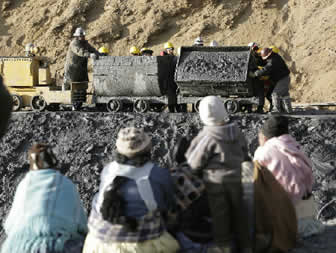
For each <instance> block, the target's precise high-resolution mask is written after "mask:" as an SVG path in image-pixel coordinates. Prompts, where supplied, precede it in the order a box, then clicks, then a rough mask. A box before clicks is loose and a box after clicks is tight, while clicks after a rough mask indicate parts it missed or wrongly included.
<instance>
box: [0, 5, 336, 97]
mask: <svg viewBox="0 0 336 253" xmlns="http://www.w3.org/2000/svg"><path fill="white" fill-rule="evenodd" d="M0 8H1V10H0V55H21V54H23V52H22V51H23V47H24V45H25V44H26V43H28V42H34V43H35V44H37V45H38V46H39V47H40V48H42V53H43V55H47V56H48V57H50V59H52V63H53V65H52V68H53V72H54V73H55V72H56V71H58V72H60V73H61V74H62V71H63V70H62V68H63V65H64V58H65V54H66V50H67V46H68V44H69V41H70V39H71V35H72V33H73V31H74V30H75V28H76V27H77V26H83V27H84V28H85V29H87V34H88V36H87V37H88V39H89V40H90V41H91V42H92V43H93V44H94V45H95V46H96V47H99V46H102V45H105V46H108V47H109V48H110V50H111V54H113V55H126V54H127V53H128V49H129V48H130V46H132V45H137V46H138V47H140V48H141V47H143V46H146V47H151V48H153V49H154V51H155V54H159V51H160V50H161V48H162V46H163V43H164V42H166V41H168V40H169V41H171V42H173V43H174V44H175V47H179V46H182V45H190V44H192V42H193V40H194V39H195V37H197V36H199V35H201V36H203V37H204V39H205V41H206V42H207V43H209V42H210V41H211V40H213V39H215V40H217V41H218V42H219V43H220V44H221V45H246V44H247V43H248V42H250V41H256V42H259V43H260V44H261V45H262V46H270V45H276V46H278V47H279V48H280V50H281V52H280V53H281V54H282V55H283V56H284V57H285V59H286V61H287V62H288V65H289V66H290V68H291V70H292V73H293V76H292V96H293V97H294V98H295V99H296V101H298V102H316V101H318V102H322V101H329V102H331V101H335V98H334V97H335V94H336V84H335V82H334V76H335V74H336V69H334V64H333V63H334V62H335V60H336V49H335V46H334V45H335V42H336V37H335V34H336V29H335V25H336V16H335V15H334V13H335V11H336V2H335V1H334V0H309V1H308V0H231V1H225V0H165V1H162V0H156V1H153V0H55V1H49V0H39V1H36V0H0Z"/></svg>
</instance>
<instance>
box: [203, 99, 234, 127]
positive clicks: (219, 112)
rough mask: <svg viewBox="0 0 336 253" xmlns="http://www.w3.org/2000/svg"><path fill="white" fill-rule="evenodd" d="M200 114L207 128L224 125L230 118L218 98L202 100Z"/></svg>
mask: <svg viewBox="0 0 336 253" xmlns="http://www.w3.org/2000/svg"><path fill="white" fill-rule="evenodd" d="M199 114H200V118H201V120H202V122H203V124H204V125H206V126H219V125H224V124H225V123H226V122H227V120H228V116H229V115H228V114H227V112H226V109H225V107H224V103H223V101H222V100H221V99H220V98H219V97H216V96H207V97H205V98H203V99H202V100H201V102H200V105H199Z"/></svg>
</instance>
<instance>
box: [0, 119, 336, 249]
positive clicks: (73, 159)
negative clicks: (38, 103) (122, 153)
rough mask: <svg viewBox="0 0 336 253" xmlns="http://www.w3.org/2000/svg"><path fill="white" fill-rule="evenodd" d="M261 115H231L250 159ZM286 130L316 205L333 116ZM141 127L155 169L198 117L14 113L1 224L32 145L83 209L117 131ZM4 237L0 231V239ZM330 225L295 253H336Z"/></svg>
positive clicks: (335, 151) (0, 151) (327, 194)
mask: <svg viewBox="0 0 336 253" xmlns="http://www.w3.org/2000/svg"><path fill="white" fill-rule="evenodd" d="M265 117H266V116H258V115H249V116H234V117H233V119H234V120H236V122H237V123H238V125H239V126H240V127H241V129H242V130H243V132H244V133H245V135H246V137H247V139H248V143H249V148H250V155H251V156H252V155H253V153H254V150H255V149H256V147H257V131H258V128H259V127H260V126H261V124H262V122H263V120H264V119H265ZM290 123H291V126H290V130H291V133H292V134H293V135H294V136H295V138H296V139H297V140H298V141H299V143H300V144H301V145H302V147H303V149H304V151H305V152H306V153H307V154H308V155H309V157H310V158H311V159H312V160H313V162H314V175H315V178H316V183H315V186H314V196H315V200H316V201H317V202H318V203H319V206H320V207H321V206H322V205H324V204H326V203H328V202H329V201H330V200H332V199H334V198H335V196H336V182H335V180H336V173H335V167H336V164H335V160H336V159H335V157H336V139H335V136H336V129H335V125H336V114H332V115H326V116H318V115H315V116H311V117H302V116H296V118H291V119H290ZM128 125H135V126H139V127H144V128H145V130H146V131H148V132H149V133H150V134H151V136H152V137H153V153H152V156H153V159H154V161H156V162H158V163H159V164H160V165H162V166H165V167H169V166H172V165H173V164H174V162H173V161H172V159H171V154H172V153H171V150H172V148H173V147H174V145H175V143H176V140H177V138H178V137H179V136H182V135H192V136H193V135H195V134H196V133H197V132H198V130H199V129H200V128H201V127H202V125H201V122H200V120H199V118H198V115H197V114H193V113H189V114H178V113H177V114H169V113H162V114H156V113H148V114H133V113H124V114H122V113H120V114H111V113H103V112H99V113H97V112H43V113H32V112H22V113H14V114H13V117H12V120H11V124H10V127H9V131H8V133H7V134H6V136H5V137H4V138H3V139H2V140H1V142H0V167H1V170H0V177H1V181H0V221H1V222H2V221H3V219H4V218H5V216H6V214H7V212H8V210H9V208H10V205H11V201H12V198H13V196H14V192H15V187H16V185H17V184H18V182H19V181H20V179H21V178H22V177H23V176H24V174H25V172H26V171H27V170H28V161H27V158H26V151H27V149H28V147H29V146H30V145H31V144H32V143H34V142H45V143H49V144H51V145H52V146H53V149H54V152H55V154H56V155H57V157H58V159H59V165H60V168H61V169H62V171H63V172H64V173H65V174H66V175H67V176H69V177H70V178H71V179H72V180H73V181H74V182H75V183H76V184H77V186H78V188H79V191H80V194H81V197H82V200H83V202H84V204H85V207H86V208H87V210H89V208H90V202H91V199H92V196H93V194H94V193H95V192H96V191H97V190H98V184H99V174H100V171H101V170H102V168H103V166H104V164H106V163H107V162H109V161H111V159H112V151H113V150H114V145H115V140H116V136H117V133H118V131H119V129H120V128H122V127H124V126H128ZM335 218H336V204H334V205H330V206H329V207H328V208H326V209H325V210H324V211H323V212H322V215H321V219H322V220H329V221H330V220H332V219H335ZM1 234H3V230H2V227H0V236H1ZM335 234H336V226H333V225H332V224H331V225H330V227H329V228H328V229H327V231H326V232H325V233H324V234H323V235H320V236H316V237H313V238H310V239H308V240H305V241H301V242H300V244H299V245H298V249H297V250H296V251H295V252H330V253H333V252H335V251H333V250H332V249H336V243H335V240H334V235H335Z"/></svg>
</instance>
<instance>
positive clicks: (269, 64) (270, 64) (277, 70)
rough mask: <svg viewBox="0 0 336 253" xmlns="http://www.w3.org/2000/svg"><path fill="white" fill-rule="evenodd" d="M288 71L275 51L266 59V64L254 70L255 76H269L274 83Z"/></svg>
mask: <svg viewBox="0 0 336 253" xmlns="http://www.w3.org/2000/svg"><path fill="white" fill-rule="evenodd" d="M289 74H290V71H289V69H288V67H287V65H286V63H285V61H284V60H283V59H282V57H281V56H280V55H278V54H276V53H274V52H273V53H272V54H271V55H270V57H269V58H268V59H267V60H266V65H265V66H264V67H263V68H262V69H260V70H257V71H256V72H255V75H256V77H260V76H270V79H271V80H272V81H273V82H274V83H276V82H278V81H279V80H281V79H282V78H284V77H286V76H288V75H289Z"/></svg>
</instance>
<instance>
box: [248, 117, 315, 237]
mask: <svg viewBox="0 0 336 253" xmlns="http://www.w3.org/2000/svg"><path fill="white" fill-rule="evenodd" d="M259 144H260V146H259V147H258V149H257V150H256V152H255V155H254V160H255V161H257V162H258V163H259V164H260V165H261V166H263V167H265V168H267V169H268V170H269V171H271V172H272V174H273V176H274V177H275V178H276V180H277V181H278V182H279V183H280V184H281V185H282V187H283V188H284V190H285V191H286V192H287V193H288V194H289V197H290V199H291V200H292V203H293V204H294V206H295V209H296V213H297V217H298V231H299V234H301V236H308V235H311V232H314V233H315V232H316V231H319V230H320V229H319V228H318V227H320V225H321V224H320V223H316V222H315V220H314V219H313V217H314V216H315V214H316V213H315V211H316V210H315V207H314V206H315V204H314V200H313V197H312V186H313V173H312V163H311V161H310V159H309V158H308V157H307V156H306V155H305V154H304V153H303V152H302V150H301V148H300V144H299V143H298V142H297V141H296V140H295V139H294V138H293V137H292V136H290V135H289V129H288V119H287V118H286V117H283V116H278V117H271V118H269V119H268V120H267V121H266V122H265V123H264V125H263V127H262V128H261V130H260V132H259ZM302 206H305V207H304V208H302ZM307 218H308V220H310V221H311V222H309V223H310V225H307ZM313 224H314V225H315V226H313ZM316 226H318V227H316ZM312 227H315V228H314V229H313V230H310V231H311V232H309V231H307V229H308V228H310V229H311V228H312Z"/></svg>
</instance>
